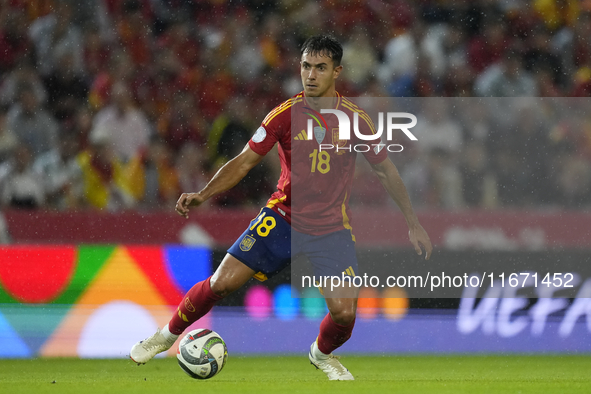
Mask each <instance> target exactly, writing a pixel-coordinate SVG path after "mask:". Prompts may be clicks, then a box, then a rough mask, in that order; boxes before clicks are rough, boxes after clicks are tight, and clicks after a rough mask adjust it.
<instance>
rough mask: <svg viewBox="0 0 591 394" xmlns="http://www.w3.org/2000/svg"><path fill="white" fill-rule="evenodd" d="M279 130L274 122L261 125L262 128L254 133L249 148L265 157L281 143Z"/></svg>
mask: <svg viewBox="0 0 591 394" xmlns="http://www.w3.org/2000/svg"><path fill="white" fill-rule="evenodd" d="M279 131H280V130H279V128H278V127H277V124H276V123H274V122H269V123H267V124H265V123H264V122H263V123H261V126H260V127H259V128H258V129H257V131H256V132H255V133H254V135H253V136H252V138H251V139H250V141H248V146H249V147H250V149H252V150H253V152H255V153H257V154H259V155H261V156H264V155H266V154H267V153H269V151H270V150H271V149H273V146H275V143H276V142H277V141H279Z"/></svg>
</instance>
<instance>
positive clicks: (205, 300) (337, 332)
mask: <svg viewBox="0 0 591 394" xmlns="http://www.w3.org/2000/svg"><path fill="white" fill-rule="evenodd" d="M342 55H343V50H342V47H341V45H340V44H339V43H338V42H337V41H336V40H335V39H334V38H332V37H330V36H325V35H320V36H314V37H311V38H309V39H308V40H307V41H306V42H305V43H304V44H303V46H302V48H301V61H300V71H301V78H302V84H303V87H304V90H303V92H301V93H299V94H297V95H295V96H293V97H292V98H291V99H289V100H287V101H285V102H284V103H282V104H281V105H279V106H277V107H276V108H275V109H273V110H272V111H271V112H270V113H269V114H268V115H267V116H266V117H265V119H264V120H263V122H262V124H261V127H259V129H258V130H257V131H256V133H254V135H253V137H252V138H251V140H250V141H249V142H248V144H247V145H246V146H245V147H244V149H243V151H242V152H241V153H240V154H239V155H238V156H236V157H235V158H234V159H232V160H230V161H229V162H228V163H227V164H226V165H224V166H223V167H222V168H221V169H220V170H219V171H218V172H217V173H216V174H215V176H214V177H213V178H212V179H211V181H210V182H209V183H208V184H207V186H205V188H203V190H201V191H199V192H198V193H183V194H182V195H181V196H180V198H179V200H178V201H177V204H176V211H177V212H178V213H179V214H181V215H183V216H185V217H188V213H189V208H190V207H196V206H199V205H200V204H202V203H203V202H204V201H206V200H207V199H209V198H211V197H213V196H215V195H217V194H219V193H222V192H224V191H226V190H228V189H230V188H232V187H233V186H235V185H236V184H237V183H238V182H239V181H240V180H241V179H242V178H243V177H244V176H245V175H246V174H247V173H248V172H249V171H250V169H251V168H253V167H254V166H255V165H257V164H258V163H259V162H260V161H261V160H262V159H263V157H264V156H265V155H266V154H267V153H268V152H269V151H270V150H271V148H272V147H273V146H274V145H275V144H279V146H278V152H279V156H280V159H281V176H280V179H279V182H278V185H277V191H276V192H275V193H274V194H273V195H272V196H271V198H270V199H269V201H268V203H267V206H266V207H264V208H263V209H262V210H261V212H260V213H259V215H257V217H255V218H254V219H253V220H252V221H251V223H250V224H249V225H248V227H247V229H246V230H245V232H244V233H243V234H242V236H241V237H240V238H238V240H237V241H236V242H235V243H234V245H233V246H232V247H230V249H228V254H227V255H226V256H225V258H224V259H223V261H222V263H221V265H220V266H219V267H218V269H217V270H216V271H215V273H214V274H213V275H212V276H211V277H209V278H207V279H206V280H204V281H202V282H199V283H197V284H196V285H195V286H193V287H192V288H191V289H190V290H189V291H188V292H187V294H186V295H185V296H184V297H183V300H182V301H181V303H180V304H179V306H178V309H177V311H176V313H175V314H174V315H173V316H172V319H171V320H170V322H169V323H168V324H167V325H166V326H164V328H162V330H160V329H158V330H157V332H156V333H155V334H154V335H152V336H151V337H149V338H147V339H145V340H144V341H140V342H138V343H137V344H135V345H134V346H133V348H132V349H131V352H130V357H131V359H132V360H133V361H135V362H137V363H138V364H143V363H146V362H147V361H149V360H150V359H152V358H153V357H154V356H155V355H156V354H158V353H160V352H163V351H166V350H168V349H169V348H170V347H171V346H172V345H173V344H174V342H175V341H176V339H177V338H178V337H179V335H181V334H182V333H183V331H184V330H186V329H187V328H188V327H189V326H190V325H191V324H192V323H193V322H195V321H197V320H198V319H199V318H201V317H202V316H204V315H205V314H206V313H207V312H209V311H210V310H211V308H212V307H213V305H214V304H215V303H216V301H218V300H220V299H222V298H223V297H225V296H227V295H228V294H230V293H232V292H233V291H235V290H237V289H238V288H240V287H241V286H242V285H243V284H244V283H246V281H248V280H249V279H250V278H252V277H255V278H257V279H259V280H265V279H266V278H268V277H270V276H272V275H274V274H276V273H277V272H279V271H280V270H282V269H283V268H285V267H286V266H287V265H289V264H290V262H291V258H292V257H293V256H295V255H297V254H298V253H303V254H305V255H306V256H307V257H308V259H309V260H310V262H311V264H312V266H313V269H314V275H315V276H317V275H321V276H325V275H328V276H331V275H339V276H340V275H341V273H343V272H346V273H347V275H354V272H355V271H356V270H357V260H356V255H355V248H354V246H355V242H354V237H353V234H352V231H351V226H350V224H349V219H348V218H349V215H350V213H349V208H348V198H349V196H350V195H351V193H350V189H351V184H352V180H353V173H354V169H355V155H356V154H355V153H354V152H349V151H347V150H346V149H345V148H347V145H348V144H351V143H353V142H355V141H354V138H355V137H353V139H352V140H350V141H341V140H339V139H338V133H335V132H334V129H335V128H334V127H331V126H335V127H336V125H335V124H334V123H332V124H331V123H330V122H329V123H328V124H325V127H318V128H315V131H314V138H311V137H310V138H308V135H307V133H306V131H305V130H306V127H305V123H304V122H303V121H300V118H302V117H300V116H294V114H296V115H297V114H298V113H301V112H306V113H307V114H309V113H310V111H313V112H315V111H314V110H316V111H318V109H319V107H320V100H330V103H331V105H332V106H333V107H332V108H335V109H339V110H342V111H344V112H346V113H347V114H348V115H353V113H354V112H357V113H358V114H359V116H360V119H362V120H361V121H360V122H359V128H360V129H361V130H360V131H362V132H363V133H364V134H366V135H370V134H371V133H372V132H373V124H372V123H371V120H369V117H367V116H366V115H365V113H364V112H363V111H362V110H360V109H359V108H358V107H357V106H355V104H353V103H352V102H351V101H349V100H348V99H346V98H345V97H342V96H341V95H340V94H338V93H337V91H336V90H335V82H336V80H337V78H338V77H339V74H340V73H341V71H342V69H343V67H342V66H341V65H340V61H341V58H342ZM327 118H329V117H328V116H327ZM330 118H336V117H335V116H330ZM352 118H353V116H351V119H352ZM332 121H336V119H332V120H331V122H332ZM337 129H338V128H337ZM292 130H295V131H294V133H293V135H292ZM300 130H302V132H300ZM329 130H330V132H329ZM321 142H325V143H327V144H331V143H332V144H333V145H334V146H339V147H340V148H343V149H341V151H340V154H339V152H335V151H334V150H332V151H326V150H324V151H322V150H319V144H320V143H321ZM364 142H365V143H370V142H368V141H364ZM364 156H365V158H366V159H367V160H368V161H369V163H370V164H371V166H372V168H373V170H374V171H375V173H376V174H377V176H378V178H379V180H380V181H381V183H382V184H383V185H384V187H385V188H386V190H387V192H388V193H389V195H390V196H391V197H392V198H393V199H394V201H395V202H396V204H397V205H398V207H399V208H400V209H401V211H402V213H403V214H404V217H405V219H406V222H407V225H408V228H409V236H410V241H411V243H412V245H413V246H414V248H415V250H416V252H417V253H418V254H419V255H421V254H422V253H423V251H422V249H421V247H422V248H424V250H425V258H427V259H428V258H429V256H430V254H431V251H432V246H431V242H430V240H429V237H428V235H427V233H426V232H425V230H424V229H423V227H422V226H421V225H420V223H419V221H418V219H417V217H416V215H415V213H414V211H413V209H412V206H411V203H410V200H409V197H408V194H407V192H406V188H405V187H404V184H403V183H402V180H401V178H400V176H399V174H398V171H397V169H396V167H395V166H394V164H393V163H392V162H391V161H390V159H389V158H388V156H387V152H386V149H382V150H377V149H375V150H374V149H372V150H370V151H369V152H365V153H364ZM293 193H295V194H296V198H294V196H293ZM311 200H313V201H311ZM292 201H293V202H294V204H292ZM324 290H325V300H326V304H327V306H328V310H329V313H328V314H327V315H326V316H325V317H324V319H323V320H322V323H321V324H320V332H319V335H318V337H317V338H316V340H315V341H314V342H313V343H312V345H311V346H310V352H309V354H308V357H309V359H310V362H311V363H312V364H313V365H314V366H316V367H317V368H318V369H320V370H322V371H323V372H324V373H326V375H327V376H328V378H329V380H353V379H354V378H353V375H352V374H351V373H350V372H349V371H348V370H347V369H346V368H345V367H344V366H343V365H342V364H341V363H340V362H339V361H338V359H337V358H336V357H334V356H333V355H332V352H333V351H334V350H336V349H337V348H339V347H340V346H341V345H343V344H344V343H345V342H346V341H347V340H348V339H349V338H350V337H351V333H352V331H353V326H354V324H355V314H356V309H357V293H356V292H353V293H352V292H350V291H349V292H347V291H346V290H347V289H344V290H345V291H344V292H342V293H333V294H331V295H330V296H327V295H326V290H327V289H324ZM339 294H340V295H341V296H339Z"/></svg>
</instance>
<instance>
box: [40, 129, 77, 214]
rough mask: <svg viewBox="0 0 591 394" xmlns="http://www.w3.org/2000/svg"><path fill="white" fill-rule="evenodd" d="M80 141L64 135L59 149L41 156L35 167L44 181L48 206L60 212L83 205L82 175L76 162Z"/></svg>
mask: <svg viewBox="0 0 591 394" xmlns="http://www.w3.org/2000/svg"><path fill="white" fill-rule="evenodd" d="M77 154H78V141H77V139H76V138H73V136H72V135H63V136H62V138H60V143H59V145H58V148H57V149H52V150H50V151H49V152H46V153H44V154H43V155H41V156H39V157H38V158H37V160H35V163H34V165H33V168H34V170H35V172H36V173H37V174H39V176H40V177H41V179H43V185H44V190H45V195H46V196H47V202H48V205H50V206H52V207H55V208H58V209H60V210H64V209H68V208H76V207H79V206H80V205H81V199H82V174H81V172H80V167H79V166H78V163H77V161H76V156H77Z"/></svg>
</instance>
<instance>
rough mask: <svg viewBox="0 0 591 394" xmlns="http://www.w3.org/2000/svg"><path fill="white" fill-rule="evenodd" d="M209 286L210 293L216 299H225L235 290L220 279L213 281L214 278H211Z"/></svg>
mask: <svg viewBox="0 0 591 394" xmlns="http://www.w3.org/2000/svg"><path fill="white" fill-rule="evenodd" d="M209 285H210V287H211V291H212V292H213V293H214V294H215V295H217V296H218V297H225V296H227V295H228V294H230V293H232V292H233V291H234V290H236V289H234V288H232V286H230V284H229V283H228V282H227V281H224V280H220V279H217V280H214V278H211V280H210V282H209Z"/></svg>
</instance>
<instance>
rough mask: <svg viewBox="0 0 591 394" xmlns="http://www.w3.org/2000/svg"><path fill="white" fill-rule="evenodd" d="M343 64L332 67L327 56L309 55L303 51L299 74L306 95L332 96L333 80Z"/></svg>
mask: <svg viewBox="0 0 591 394" xmlns="http://www.w3.org/2000/svg"><path fill="white" fill-rule="evenodd" d="M342 69H343V66H338V67H334V63H333V61H332V59H331V58H330V57H329V56H326V55H322V54H316V55H314V56H312V55H310V54H309V53H308V52H304V54H303V55H302V60H301V62H300V75H301V76H302V85H304V93H305V94H306V96H307V97H332V96H334V85H335V80H336V79H337V78H338V76H339V74H340V73H341V70H342Z"/></svg>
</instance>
